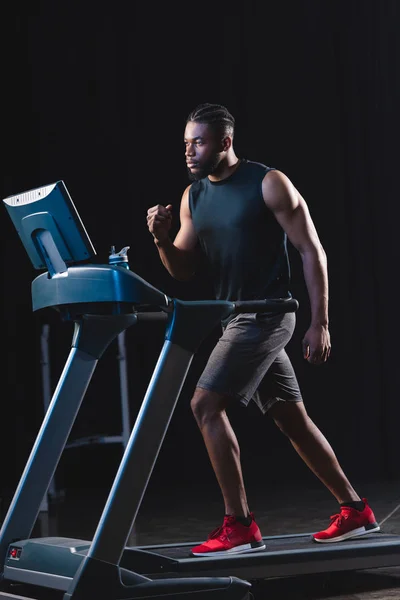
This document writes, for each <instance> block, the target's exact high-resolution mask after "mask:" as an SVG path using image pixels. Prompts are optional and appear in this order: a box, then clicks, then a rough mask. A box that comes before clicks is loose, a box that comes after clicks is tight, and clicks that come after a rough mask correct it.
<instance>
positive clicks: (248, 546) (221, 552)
mask: <svg viewBox="0 0 400 600" xmlns="http://www.w3.org/2000/svg"><path fill="white" fill-rule="evenodd" d="M265 548H266V546H265V544H262V545H261V546H255V547H253V546H251V544H243V546H236V547H235V548H230V549H229V550H219V551H217V552H191V555H192V556H223V555H227V554H242V553H246V554H247V553H248V552H258V551H259V550H265Z"/></svg>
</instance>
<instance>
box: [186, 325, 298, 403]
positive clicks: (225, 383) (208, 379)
mask: <svg viewBox="0 0 400 600" xmlns="http://www.w3.org/2000/svg"><path fill="white" fill-rule="evenodd" d="M295 324H296V315H295V313H286V314H273V313H262V314H260V313H247V314H245V313H241V314H239V315H236V316H235V317H234V318H233V319H232V320H231V321H230V322H229V323H228V325H227V326H226V327H225V328H223V332H222V335H221V337H220V338H219V340H218V342H217V343H216V345H215V347H214V349H213V351H212V352H211V355H210V357H209V359H208V362H207V364H206V367H205V369H204V371H203V373H202V375H201V376H200V379H199V380H198V382H197V387H200V388H204V389H206V390H212V391H214V392H217V393H220V394H223V395H226V396H231V397H233V398H237V399H238V400H239V401H240V402H241V403H242V404H244V405H245V406H247V405H248V404H249V402H250V400H253V401H254V402H255V403H256V404H257V406H258V407H259V408H260V410H261V411H262V412H263V413H266V412H267V411H268V410H269V409H270V408H271V406H272V405H273V404H275V403H276V402H278V401H292V402H301V401H302V397H301V392H300V388H299V384H298V382H297V378H296V375H295V372H294V369H293V366H292V364H291V362H290V359H289V357H288V355H287V354H286V352H285V346H286V344H287V343H288V342H289V340H290V338H291V337H292V335H293V331H294V328H295Z"/></svg>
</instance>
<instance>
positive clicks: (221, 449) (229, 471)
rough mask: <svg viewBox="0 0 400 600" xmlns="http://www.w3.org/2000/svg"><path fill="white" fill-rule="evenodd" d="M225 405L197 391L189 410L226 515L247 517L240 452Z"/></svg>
mask: <svg viewBox="0 0 400 600" xmlns="http://www.w3.org/2000/svg"><path fill="white" fill-rule="evenodd" d="M227 403H228V398H227V397H224V396H222V395H220V394H217V393H216V392H211V391H209V390H205V389H202V388H196V389H195V392H194V396H193V398H192V401H191V407H192V410H193V414H194V416H195V419H196V421H197V424H198V426H199V428H200V431H201V434H202V436H203V439H204V443H205V445H206V449H207V452H208V456H209V457H210V461H211V464H212V467H213V469H214V472H215V475H216V477H217V481H218V483H219V486H220V488H221V491H222V495H223V498H224V503H225V514H229V515H236V516H247V515H248V514H249V507H248V504H247V498H246V492H245V488H244V482H243V474H242V468H241V464H240V448H239V444H238V441H237V438H236V435H235V433H234V431H233V429H232V426H231V424H230V422H229V419H228V416H227V414H226V410H225V409H226V407H227Z"/></svg>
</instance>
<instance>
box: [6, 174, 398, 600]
mask: <svg viewBox="0 0 400 600" xmlns="http://www.w3.org/2000/svg"><path fill="white" fill-rule="evenodd" d="M3 202H4V204H5V207H6V209H7V211H8V213H9V215H10V217H11V219H12V221H13V223H14V225H15V228H16V230H17V232H18V234H19V236H20V238H21V241H22V243H23V244H24V247H25V249H26V251H27V253H28V256H29V258H30V260H31V262H32V265H33V267H34V268H35V269H37V270H41V271H43V272H42V273H41V274H40V275H38V276H37V277H36V278H35V279H34V280H33V282H32V284H31V295H32V308H33V311H39V310H44V309H49V308H50V309H55V310H56V311H57V312H58V313H59V314H60V317H61V318H62V319H63V320H64V321H72V322H73V323H74V332H73V336H72V342H71V348H70V352H69V355H68V358H67V360H66V363H65V366H64V369H63V372H62V374H61V376H60V378H59V381H58V384H57V387H56V389H55V391H54V394H53V397H52V400H51V403H50V405H49V407H48V410H47V412H46V414H45V416H44V419H43V423H42V425H41V428H40V430H39V433H38V435H37V438H36V441H35V443H34V445H33V448H32V451H31V454H30V456H29V458H28V461H27V464H26V467H25V469H24V471H23V474H22V476H21V478H20V481H19V484H18V486H17V489H16V491H15V494H14V497H13V499H12V501H11V503H10V506H9V509H8V512H7V514H6V516H5V518H4V521H3V524H2V527H1V529H0V577H1V582H0V598H4V599H5V598H15V599H17V598H18V597H22V595H23V594H24V592H25V593H26V590H28V592H29V594H28V595H27V596H24V597H25V598H28V597H29V598H40V597H41V596H42V594H43V593H44V592H46V593H54V597H55V598H62V599H63V600H70V599H74V600H84V599H85V600H92V599H93V600H94V599H96V598H99V599H100V598H101V599H102V600H103V599H104V600H106V599H108V598H109V599H110V600H119V599H131V600H134V599H138V598H149V599H152V598H164V599H165V600H168V599H172V598H178V597H179V599H180V600H194V599H196V600H197V599H201V600H202V599H203V598H204V600H209V599H211V598H212V599H215V600H220V599H221V600H222V599H227V600H236V599H238V600H246V599H249V598H250V597H251V587H252V581H253V580H261V579H268V578H271V577H283V576H293V575H300V574H307V573H318V572H323V571H325V572H328V571H340V570H351V569H365V568H375V567H388V566H395V565H399V564H400V536H396V535H386V534H382V533H377V534H371V535H368V537H367V538H366V539H365V540H364V539H363V538H359V539H353V540H351V541H346V542H343V543H335V544H333V545H329V544H327V545H323V546H322V547H321V546H320V545H317V544H315V543H314V542H312V540H311V534H296V535H283V536H271V537H265V538H264V541H265V544H266V549H265V550H263V551H259V552H255V553H248V554H246V553H244V554H240V555H236V556H235V555H229V556H223V557H220V556H218V557H193V556H191V555H190V549H191V547H192V546H193V545H195V544H196V543H199V542H197V541H191V542H187V543H185V544H163V545H152V546H134V547H132V546H130V547H128V546H127V541H128V538H129V533H130V531H131V529H132V527H133V526H134V523H135V519H136V516H137V513H138V511H139V508H140V504H141V501H142V499H143V496H144V494H145V491H146V487H147V484H148V481H149V479H150V476H151V473H152V470H153V467H154V464H155V462H156V460H157V456H158V454H159V451H160V448H161V446H162V443H163V440H164V437H165V434H166V432H167V429H168V425H169V422H170V420H171V418H172V415H173V412H174V408H175V406H176V403H177V401H178V398H179V395H180V393H181V390H182V387H183V384H184V382H185V379H186V376H187V373H188V370H189V368H190V365H191V362H192V359H193V356H194V355H195V353H196V351H197V349H198V347H199V346H200V344H201V342H202V341H203V340H204V338H205V337H206V336H207V335H208V334H209V333H210V332H211V331H212V329H213V328H214V327H215V326H216V325H217V324H218V323H219V322H220V321H221V319H223V318H225V317H227V316H228V315H230V314H236V313H239V312H258V311H259V312H266V311H275V312H293V311H296V310H297V308H298V303H297V301H296V300H295V299H294V298H285V299H283V298H278V299H266V300H258V301H250V302H242V301H238V302H225V301H218V300H210V301H182V300H179V299H176V298H170V297H168V296H167V295H166V294H164V293H163V292H162V291H160V290H158V289H157V288H155V287H154V286H152V285H151V284H150V283H148V282H147V281H145V280H144V279H143V278H141V277H139V276H138V275H137V274H135V273H134V272H133V271H131V270H130V269H129V265H128V258H127V248H128V247H126V248H124V249H123V250H122V251H121V252H119V253H116V252H115V249H113V248H112V252H111V255H110V256H109V263H108V264H94V263H93V262H90V261H91V260H93V258H94V257H95V256H96V251H95V249H94V247H93V245H92V243H91V241H90V239H89V236H88V234H87V232H86V230H85V228H84V226H83V223H82V221H81V219H80V217H79V215H78V212H77V210H76V208H75V205H74V204H73V202H72V199H71V197H70V195H69V193H68V191H67V188H66V186H65V184H64V182H63V181H57V182H55V183H52V184H49V185H47V186H43V187H40V188H35V189H33V190H29V191H27V192H24V193H22V194H19V195H15V196H9V197H8V198H5V199H4V200H3ZM149 319H161V320H163V321H164V322H165V337H164V344H163V346H162V349H161V352H160V355H159V358H158V361H157V363H156V366H155V369H154V371H153V374H152V377H151V379H150V382H149V385H148V388H147V391H146V394H145V397H144V399H143V402H142V405H141V408H140V410H139V413H138V415H137V418H136V421H135V423H134V426H133V428H132V432H131V435H130V438H129V441H128V444H127V446H126V449H125V452H124V454H123V457H122V459H121V463H120V465H119V468H118V471H117V474H116V476H115V479H114V482H113V485H112V487H111V490H110V493H109V496H108V498H107V501H106V503H105V506H104V509H103V512H102V515H101V517H100V520H99V523H98V526H97V529H96V531H95V533H94V536H93V539H92V540H81V539H71V538H64V537H42V538H31V537H30V536H31V534H32V530H33V528H34V525H35V522H36V519H37V516H38V514H39V511H40V506H41V503H42V500H43V497H44V496H45V494H46V492H47V490H48V487H49V485H50V483H51V481H52V478H53V475H54V473H55V470H56V468H57V465H58V463H59V460H60V457H61V455H62V452H63V450H64V448H65V446H66V444H67V440H68V436H69V434H70V431H71V429H72V426H73V424H74V422H75V419H76V416H77V414H78V412H79V409H80V406H81V403H82V400H83V398H84V396H85V393H86V390H87V388H88V385H89V384H90V381H91V378H92V375H93V373H94V370H95V368H96V366H97V363H98V361H99V360H100V358H101V356H102V355H103V353H104V351H105V350H106V348H107V347H108V346H109V344H110V343H111V342H112V341H113V340H114V339H115V338H116V337H117V336H118V335H119V333H121V332H122V331H124V330H126V329H127V328H128V327H130V326H132V325H134V324H135V323H137V322H138V321H140V320H149ZM1 590H2V591H1ZM16 594H18V595H16ZM47 597H49V596H48V595H47V596H46V598H47Z"/></svg>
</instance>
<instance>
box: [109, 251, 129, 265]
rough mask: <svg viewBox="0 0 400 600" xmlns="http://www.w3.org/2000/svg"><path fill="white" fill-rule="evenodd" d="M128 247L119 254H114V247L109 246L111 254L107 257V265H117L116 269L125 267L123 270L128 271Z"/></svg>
mask: <svg viewBox="0 0 400 600" xmlns="http://www.w3.org/2000/svg"><path fill="white" fill-rule="evenodd" d="M129 248H130V246H125V248H122V250H120V251H119V252H115V246H111V252H110V255H109V257H108V264H110V265H117V266H118V267H125V269H129V263H128V250H129Z"/></svg>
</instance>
